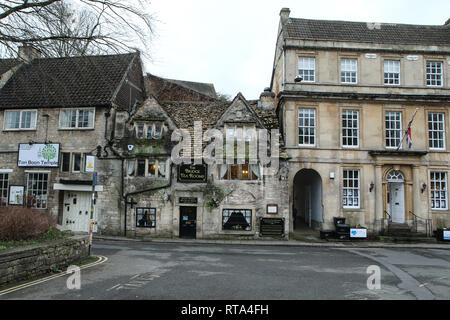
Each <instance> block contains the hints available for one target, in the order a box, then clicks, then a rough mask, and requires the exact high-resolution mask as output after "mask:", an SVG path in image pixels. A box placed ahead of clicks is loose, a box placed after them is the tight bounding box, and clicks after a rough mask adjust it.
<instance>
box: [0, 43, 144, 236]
mask: <svg viewBox="0 0 450 320" xmlns="http://www.w3.org/2000/svg"><path fill="white" fill-rule="evenodd" d="M0 66H1V68H0V72H2V76H1V79H2V83H1V84H2V87H1V89H0V123H1V131H0V188H1V189H0V195H1V201H0V203H1V205H8V206H14V205H24V206H32V207H35V208H38V209H48V210H49V211H50V212H51V213H52V214H53V215H54V216H55V218H57V221H58V224H60V225H62V226H64V227H66V228H68V229H70V230H73V231H87V230H88V228H89V219H90V216H89V215H90V208H91V203H90V199H91V193H92V179H93V177H92V173H86V170H85V160H86V156H87V155H94V156H98V158H97V160H96V161H95V169H96V170H97V171H98V173H99V176H98V184H97V186H96V189H95V190H96V199H95V203H96V205H95V227H94V229H95V231H98V232H102V233H109V234H119V233H120V231H121V229H122V228H123V227H122V226H121V221H122V219H120V214H121V212H120V208H121V190H120V189H119V186H120V183H119V182H120V171H121V170H120V169H121V167H120V164H121V162H120V161H119V160H117V156H115V154H114V152H115V151H114V150H113V149H112V147H111V139H112V138H113V135H114V131H115V130H116V129H115V128H116V124H115V121H116V114H117V113H119V114H120V113H121V112H131V111H132V110H133V108H136V106H137V105H139V104H140V103H142V102H143V101H144V100H145V88H144V77H143V73H142V66H141V60H140V56H139V53H132V54H124V55H107V56H87V57H72V58H40V57H39V52H38V51H36V50H34V49H33V48H32V47H27V46H26V47H22V48H20V52H19V56H18V58H17V59H8V60H1V61H0Z"/></svg>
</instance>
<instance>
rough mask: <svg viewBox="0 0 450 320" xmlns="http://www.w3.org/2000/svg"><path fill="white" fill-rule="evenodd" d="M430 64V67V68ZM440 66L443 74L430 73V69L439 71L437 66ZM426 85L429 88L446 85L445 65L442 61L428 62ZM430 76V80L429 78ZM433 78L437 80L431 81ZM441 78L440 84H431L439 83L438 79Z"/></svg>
mask: <svg viewBox="0 0 450 320" xmlns="http://www.w3.org/2000/svg"><path fill="white" fill-rule="evenodd" d="M429 64H430V66H428V65H429ZM431 64H435V65H431ZM438 64H440V68H441V72H440V73H437V72H428V70H429V69H431V70H433V69H436V70H437V67H438V66H437V65H438ZM425 69H426V70H425V77H426V79H425V83H426V85H427V87H442V86H443V85H444V63H443V62H442V61H427V62H426V64H425ZM428 76H430V78H428ZM433 76H435V79H434V80H433V79H431V78H432V77H433ZM438 76H439V77H440V82H441V83H440V84H431V82H432V81H436V82H437V81H438V80H437V77H438ZM428 81H430V83H428Z"/></svg>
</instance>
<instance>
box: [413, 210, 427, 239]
mask: <svg viewBox="0 0 450 320" xmlns="http://www.w3.org/2000/svg"><path fill="white" fill-rule="evenodd" d="M409 213H410V214H412V216H413V218H414V229H415V232H416V233H417V231H418V225H419V221H422V223H423V224H425V232H426V234H427V237H431V236H432V235H433V219H426V218H422V217H419V216H418V215H416V214H415V213H414V212H412V211H410V212H409Z"/></svg>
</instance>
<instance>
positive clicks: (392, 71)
mask: <svg viewBox="0 0 450 320" xmlns="http://www.w3.org/2000/svg"><path fill="white" fill-rule="evenodd" d="M400 71H401V65H400V60H389V59H386V60H384V75H383V78H384V81H383V82H384V85H385V86H399V85H400V84H401V75H400V74H401V73H400ZM396 74H397V75H398V79H396V78H395V75H396ZM386 76H387V77H386ZM390 80H392V81H393V83H389V81H390ZM396 80H398V82H397V83H396V82H395V81H396ZM386 81H387V83H386Z"/></svg>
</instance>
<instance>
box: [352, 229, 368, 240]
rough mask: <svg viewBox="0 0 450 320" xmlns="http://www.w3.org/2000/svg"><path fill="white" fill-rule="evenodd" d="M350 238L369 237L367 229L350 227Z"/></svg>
mask: <svg viewBox="0 0 450 320" xmlns="http://www.w3.org/2000/svg"><path fill="white" fill-rule="evenodd" d="M350 238H367V229H350Z"/></svg>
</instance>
